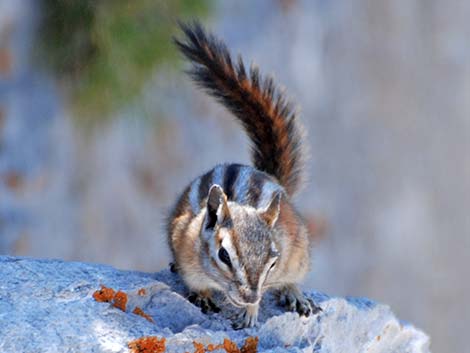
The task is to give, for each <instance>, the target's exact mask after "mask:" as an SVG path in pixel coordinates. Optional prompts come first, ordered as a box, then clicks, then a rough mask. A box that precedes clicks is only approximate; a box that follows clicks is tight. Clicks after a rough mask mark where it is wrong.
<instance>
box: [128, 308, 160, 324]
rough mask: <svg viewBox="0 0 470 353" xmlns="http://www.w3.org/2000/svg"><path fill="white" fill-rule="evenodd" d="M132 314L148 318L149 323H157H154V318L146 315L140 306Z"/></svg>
mask: <svg viewBox="0 0 470 353" xmlns="http://www.w3.org/2000/svg"><path fill="white" fill-rule="evenodd" d="M132 313H133V314H136V315H140V316H142V317H144V318H146V319H147V320H148V321H150V322H153V323H154V322H155V321H153V319H152V317H151V316H150V315H148V314H146V313H145V312H144V311H143V310H142V309H141V308H139V307H138V306H136V307H135V308H134V310H133V311H132Z"/></svg>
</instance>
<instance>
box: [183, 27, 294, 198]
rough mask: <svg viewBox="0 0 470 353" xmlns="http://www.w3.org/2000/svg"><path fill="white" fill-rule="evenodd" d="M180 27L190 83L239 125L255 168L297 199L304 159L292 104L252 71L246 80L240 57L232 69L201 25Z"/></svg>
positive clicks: (224, 52) (223, 48) (220, 47)
mask: <svg viewBox="0 0 470 353" xmlns="http://www.w3.org/2000/svg"><path fill="white" fill-rule="evenodd" d="M180 26H181V29H182V30H183V32H184V34H185V36H186V37H185V39H184V40H179V39H175V43H176V45H177V46H178V48H179V49H180V51H181V52H182V53H183V54H184V55H185V56H186V57H187V58H188V59H189V60H191V61H192V63H193V66H192V68H191V70H190V71H189V74H190V75H191V77H192V78H193V80H194V81H195V82H196V83H197V84H198V85H199V86H201V87H202V88H204V89H205V90H206V91H207V92H208V93H209V94H210V95H212V96H213V97H215V98H216V99H217V100H219V101H220V102H221V103H222V104H223V105H224V106H225V107H227V109H229V110H230V111H231V112H232V113H233V114H234V115H235V116H236V117H237V118H238V120H240V122H241V123H242V125H243V127H244V128H245V130H246V132H247V134H248V136H249V137H250V139H251V141H252V161H253V164H254V166H255V168H257V169H258V170H261V171H264V172H266V173H268V174H270V175H273V176H274V177H276V178H277V180H278V181H279V183H280V184H281V185H282V186H283V187H284V188H285V189H286V191H287V193H288V194H289V195H292V194H293V193H295V192H296V191H297V190H298V189H299V186H300V184H301V177H302V175H301V174H302V171H303V155H302V148H301V135H300V133H299V130H298V127H297V125H296V114H295V112H294V111H293V109H292V106H291V104H290V103H289V102H288V101H287V100H286V99H285V97H284V96H283V95H282V94H281V93H280V92H279V89H278V88H277V87H276V86H275V84H274V82H273V79H272V78H271V77H267V78H263V77H261V76H260V73H259V71H258V69H257V68H256V67H253V66H252V67H251V68H250V70H249V73H248V74H247V72H246V70H245V66H244V64H243V61H242V59H241V57H238V60H237V63H236V64H234V63H233V62H232V58H231V56H230V52H229V51H228V49H227V47H226V45H225V44H224V43H223V42H222V41H221V40H219V39H217V38H216V37H215V36H213V35H212V34H208V33H206V32H205V30H204V29H203V28H202V27H201V25H200V24H199V23H197V22H194V23H192V24H190V25H187V24H180Z"/></svg>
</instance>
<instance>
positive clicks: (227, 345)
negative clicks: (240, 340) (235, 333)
mask: <svg viewBox="0 0 470 353" xmlns="http://www.w3.org/2000/svg"><path fill="white" fill-rule="evenodd" d="M224 349H225V351H226V352H227V353H240V349H238V346H237V344H236V343H235V342H233V341H230V340H229V339H228V338H226V339H224Z"/></svg>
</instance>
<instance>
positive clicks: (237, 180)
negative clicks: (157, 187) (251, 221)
mask: <svg viewBox="0 0 470 353" xmlns="http://www.w3.org/2000/svg"><path fill="white" fill-rule="evenodd" d="M214 184H217V185H220V186H221V187H222V189H223V190H224V192H225V194H226V195H227V198H228V200H229V201H234V202H237V203H238V204H241V205H249V206H252V207H254V208H258V209H260V208H264V207H266V206H268V204H269V202H270V201H271V199H272V197H273V195H274V193H275V192H280V191H281V192H283V191H284V189H283V187H282V186H280V185H279V184H278V183H277V182H276V181H275V180H274V178H273V177H271V176H270V175H268V174H266V173H264V172H260V171H259V170H256V169H255V168H253V167H250V166H247V165H242V164H219V165H217V166H216V167H215V168H213V169H211V170H209V171H208V172H207V173H205V174H203V175H201V176H200V177H198V178H197V179H195V180H194V181H193V182H192V183H191V184H190V185H189V186H188V188H186V190H185V192H184V193H183V195H181V198H180V200H179V201H178V204H180V205H181V206H183V205H184V207H182V208H184V211H187V210H188V209H190V210H191V211H192V213H193V214H194V215H196V214H198V213H199V212H200V211H201V209H202V208H203V207H205V199H206V198H207V194H208V192H209V189H210V187H211V186H212V185H214ZM181 211H183V209H182V210H181Z"/></svg>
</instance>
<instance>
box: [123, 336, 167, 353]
mask: <svg viewBox="0 0 470 353" xmlns="http://www.w3.org/2000/svg"><path fill="white" fill-rule="evenodd" d="M127 346H128V347H129V349H130V350H131V352H132V353H163V352H165V348H166V347H165V338H164V337H163V338H161V339H159V338H158V337H156V336H145V337H140V338H138V339H136V340H134V341H131V342H129V343H128V345H127Z"/></svg>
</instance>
